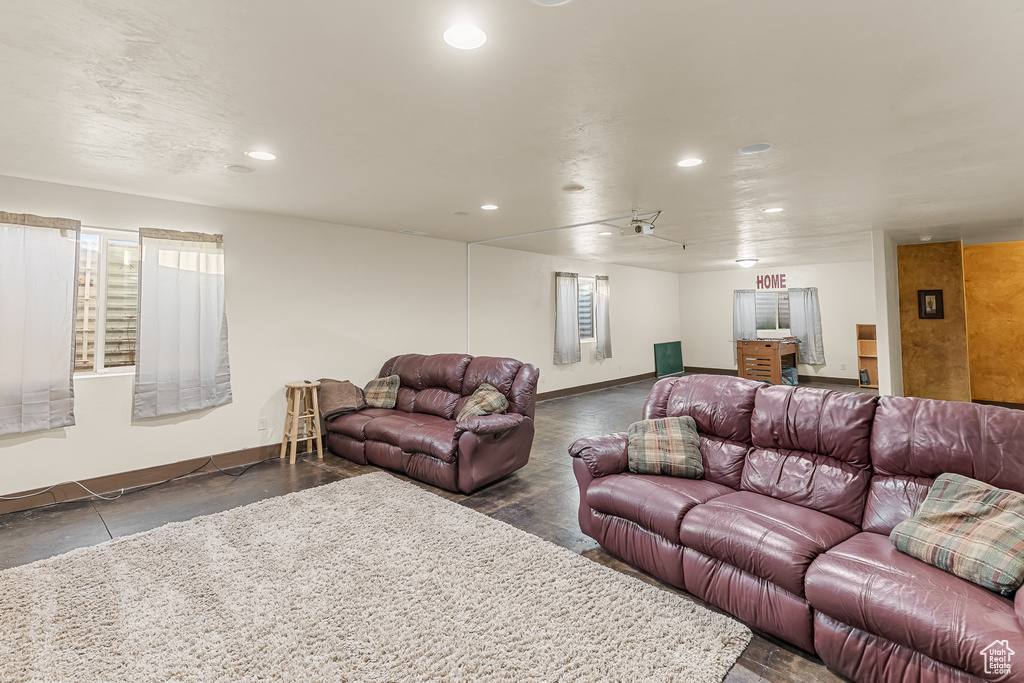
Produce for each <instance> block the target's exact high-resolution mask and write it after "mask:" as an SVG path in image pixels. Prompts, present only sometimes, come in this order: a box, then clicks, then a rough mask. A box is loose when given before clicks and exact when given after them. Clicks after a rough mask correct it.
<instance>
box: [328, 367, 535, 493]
mask: <svg viewBox="0 0 1024 683" xmlns="http://www.w3.org/2000/svg"><path fill="white" fill-rule="evenodd" d="M389 375H398V376H399V378H400V380H401V384H400V386H399V388H398V400H397V402H396V404H395V407H394V409H384V408H366V409H364V410H360V411H359V412H356V413H350V414H348V415H342V416H340V417H337V418H334V419H333V420H330V421H328V422H327V423H326V424H325V425H324V426H325V428H326V434H327V447H328V448H329V449H330V450H331V451H332V452H333V453H335V454H337V455H340V456H341V457H343V458H346V459H348V460H351V461H352V462H357V463H360V464H362V465H366V464H368V463H371V464H374V465H379V466H380V467H387V468H388V469H392V470H397V471H399V472H404V473H405V474H407V475H409V476H410V477H412V478H413V479H417V480H419V481H424V482H427V483H428V484H433V485H434V486H438V487H440V488H443V489H447V490H449V491H461V492H463V493H471V492H473V491H475V490H476V489H478V488H480V487H481V486H484V485H486V484H489V483H491V482H493V481H496V480H497V479H500V478H501V477H504V476H506V475H508V474H511V473H512V472H515V471H516V470H518V469H519V468H521V467H523V466H524V465H526V463H527V461H528V460H529V458H530V447H531V446H532V444H533V433H534V429H533V415H534V409H535V406H536V402H537V379H538V377H539V375H540V373H539V372H538V371H537V368H535V367H534V366H532V365H530V364H528V363H521V362H520V361H517V360H513V359H512V358H490V357H485V356H477V357H475V358H474V357H473V356H469V355H465V354H454V353H449V354H436V355H432V356H424V355H420V354H406V355H402V356H395V357H394V358H391V359H389V360H388V361H387V362H386V363H384V366H383V367H382V368H381V369H380V373H379V374H378V377H387V376H389ZM484 383H487V384H490V385H491V386H493V387H495V388H496V389H497V390H498V391H500V392H501V393H503V394H504V395H505V397H506V398H507V399H508V403H509V408H508V412H507V413H505V414H501V415H483V416H477V417H471V418H468V419H466V420H464V421H463V422H458V423H457V422H456V421H455V417H456V416H457V415H458V414H459V411H461V410H462V407H463V406H464V405H465V404H466V401H467V400H468V399H469V397H470V395H472V393H473V392H474V391H476V389H477V388H478V387H479V386H480V385H481V384H484Z"/></svg>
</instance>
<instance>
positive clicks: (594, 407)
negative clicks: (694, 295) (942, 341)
mask: <svg viewBox="0 0 1024 683" xmlns="http://www.w3.org/2000/svg"><path fill="white" fill-rule="evenodd" d="M654 381H655V380H653V379H652V380H645V381H642V382H636V383H633V384H628V385H624V386H620V387H615V388H612V389H604V390H601V391H594V392H589V393H586V394H579V395H576V396H568V397H563V398H555V399H549V400H546V401H542V402H540V403H538V404H537V413H536V437H535V440H534V445H533V451H532V453H531V457H530V462H529V464H528V465H527V466H526V467H524V468H523V469H521V470H519V471H518V472H516V473H515V474H513V475H511V476H509V477H507V478H506V479H504V480H502V481H499V482H496V483H495V484H492V485H491V486H488V487H486V488H484V489H482V490H480V491H477V492H476V493H474V494H472V495H469V496H466V495H462V494H456V493H450V492H447V491H441V490H439V489H435V488H432V487H430V486H427V485H423V484H420V485H421V486H422V487H423V488H425V489H426V490H429V491H432V492H434V493H436V494H437V495H440V496H443V497H444V498H448V499H449V500H453V501H455V502H457V503H459V504H461V505H465V506H467V507H470V508H473V509H475V510H478V511H479V512H482V513H484V514H486V515H489V516H491V517H493V518H495V519H499V520H502V521H504V522H507V523H509V524H512V525H514V526H516V527H519V528H520V529H524V530H526V531H528V532H530V533H533V534H535V535H537V536H540V537H541V538H544V539H546V540H548V541H551V542H553V543H557V544H558V545H561V546H563V547H566V548H569V549H570V550H572V551H574V552H577V553H580V554H582V555H584V556H585V557H588V558H590V559H591V560H594V561H595V562H600V563H601V564H604V565H607V566H609V567H612V568H614V569H616V570H618V571H621V572H623V573H626V574H630V575H632V576H636V577H638V578H640V579H641V580H643V581H646V582H648V583H652V584H655V585H659V586H662V587H663V588H664V589H665V590H670V591H672V592H674V593H677V594H679V595H682V596H683V597H685V598H686V599H690V600H694V601H695V602H700V601H699V600H696V599H695V598H693V597H692V596H689V595H688V594H686V593H684V592H682V591H679V590H677V589H675V588H672V587H671V586H668V585H666V584H663V583H661V582H660V581H658V580H656V579H653V578H651V577H649V576H647V575H645V574H643V573H642V572H640V571H638V570H636V569H634V568H633V567H631V566H629V565H627V564H625V563H623V562H621V561H619V560H617V559H616V558H614V557H612V556H610V555H609V554H608V553H606V552H604V551H603V550H602V549H601V548H600V547H599V546H598V545H597V544H596V543H595V542H594V541H593V539H591V538H589V537H588V536H585V535H584V534H583V533H582V532H581V531H580V529H579V525H578V522H577V519H576V517H577V510H578V505H579V497H578V489H577V486H576V479H575V477H574V476H573V474H572V464H571V458H570V457H569V455H568V448H569V445H570V444H571V443H572V442H573V441H575V440H576V439H578V438H580V437H583V436H594V435H598V434H605V433H608V432H614V431H625V430H626V428H627V427H628V426H629V425H630V424H631V423H632V422H634V421H636V420H638V419H640V414H641V410H642V408H643V403H644V400H645V399H646V398H647V394H648V393H649V391H650V388H651V386H652V385H653V384H654ZM812 386H815V387H821V388H830V389H838V390H844V391H849V390H853V391H856V390H857V388H856V387H854V386H847V385H837V386H830V385H825V384H819V383H815V384H814V385H812ZM867 391H870V390H867ZM183 457H188V454H183ZM376 470H377V468H375V467H372V466H363V465H356V464H354V463H351V462H349V461H347V460H344V459H342V458H338V457H336V456H334V455H332V454H327V455H325V457H324V460H323V461H319V460H317V459H316V458H315V457H310V456H308V455H307V456H302V457H300V459H299V460H298V462H296V463H295V465H288V464H287V462H286V461H280V460H277V459H273V460H268V461H265V462H263V463H260V464H258V465H256V466H255V467H253V468H252V469H251V470H249V471H248V472H246V473H245V474H244V475H242V476H240V477H228V476H225V475H223V474H220V473H219V472H213V473H204V474H197V475H192V476H189V477H185V478H182V479H178V480H175V481H172V482H169V483H167V484H163V485H160V486H156V487H154V488H150V489H147V490H142V491H137V492H129V493H126V494H125V495H124V496H122V497H120V498H118V499H117V500H112V501H105V500H91V501H76V502H69V503H62V504H59V505H54V506H51V507H46V508H38V509H35V510H28V511H24V512H15V513H9V514H6V515H2V516H0V568H6V567H13V566H17V565H22V564H27V563H29V562H33V561H35V560H39V559H42V558H46V557H51V556H53V555H58V554H60V553H64V552H67V551H68V550H71V549H74V548H79V547H83V546H90V545H96V544H98V543H102V542H103V541H106V540H108V539H110V538H112V537H114V536H124V535H128V534H134V533H138V532H141V531H146V530H148V529H153V528H155V527H158V526H161V525H163V524H166V523H168V522H175V521H182V520H186V519H191V518H192V517H196V516H199V515H206V514H211V513H214V512H220V511H222V510H227V509H230V508H233V507H237V506H239V505H246V504H248V503H252V502H255V501H257V500H262V499H264V498H269V497H272V496H278V495H282V494H284V493H289V492H291V491H298V490H302V489H306V488H311V487H314V486H320V485H323V484H327V483H330V482H332V481H337V480H339V479H344V478H347V477H352V476H356V475H359V474H363V473H365V472H372V471H376ZM233 471H235V472H237V471H238V469H235V470H233ZM403 478H404V477H403ZM726 680H727V681H730V682H741V681H743V682H746V681H801V682H803V683H810V682H814V681H818V682H826V681H829V682H834V681H842V680H845V679H842V678H841V677H839V676H837V675H835V674H833V673H832V672H830V671H828V669H826V668H825V666H823V665H822V663H821V661H820V660H818V659H817V658H816V657H814V656H813V655H810V654H808V653H805V652H802V651H799V650H797V649H796V648H793V647H792V646H790V645H788V644H785V643H782V642H780V641H778V640H775V639H773V638H770V637H761V636H759V635H755V636H754V638H753V640H752V641H751V642H750V645H749V646H748V647H747V649H746V651H745V652H744V653H743V656H742V657H741V658H740V660H739V661H738V662H737V663H736V665H735V666H734V667H733V669H732V671H731V672H730V673H729V676H728V678H727V679H726Z"/></svg>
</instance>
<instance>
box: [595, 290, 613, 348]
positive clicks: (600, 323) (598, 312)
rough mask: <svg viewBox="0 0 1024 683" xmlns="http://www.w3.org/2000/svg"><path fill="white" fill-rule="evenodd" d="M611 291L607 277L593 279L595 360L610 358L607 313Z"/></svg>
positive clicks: (610, 336)
mask: <svg viewBox="0 0 1024 683" xmlns="http://www.w3.org/2000/svg"><path fill="white" fill-rule="evenodd" d="M610 294H611V289H610V287H609V284H608V276H607V275H598V276H597V277H595V278H594V340H595V341H596V342H597V359H598V360H601V359H604V358H611V357H612V321H611V318H610V317H609V313H608V299H609V295H610Z"/></svg>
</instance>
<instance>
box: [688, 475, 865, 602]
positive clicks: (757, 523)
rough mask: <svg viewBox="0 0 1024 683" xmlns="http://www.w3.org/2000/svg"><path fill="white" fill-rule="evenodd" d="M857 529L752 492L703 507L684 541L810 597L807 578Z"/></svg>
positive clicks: (693, 516) (692, 512)
mask: <svg viewBox="0 0 1024 683" xmlns="http://www.w3.org/2000/svg"><path fill="white" fill-rule="evenodd" d="M857 531H858V529H857V527H855V526H853V525H852V524H849V523H847V522H844V521H842V520H839V519H836V518H835V517H831V516H829V515H827V514H825V513H823V512H818V511H817V510H811V509H808V508H805V507H801V506H799V505H793V504H792V503H787V502H785V501H782V500H777V499H775V498H771V497H769V496H763V495H760V494H757V493H752V492H750V491H739V492H736V493H730V494H728V495H725V496H721V497H719V498H715V499H714V500H711V501H710V502H708V503H705V504H704V505H698V506H697V507H695V508H693V509H692V510H690V511H689V512H688V513H687V514H686V516H685V517H684V518H683V523H682V525H681V526H680V529H679V540H680V542H682V544H683V545H685V546H686V547H688V548H693V549H694V550H696V551H697V552H699V553H701V554H703V555H706V556H708V557H710V558H713V559H716V560H720V561H722V562H725V563H727V564H730V565H732V566H734V567H737V568H739V569H742V570H743V571H745V572H747V573H750V574H753V575H754V576H758V577H760V578H762V579H766V580H768V581H771V582H772V583H774V584H775V585H776V586H779V587H780V588H783V589H785V590H787V591H789V592H790V593H793V594H794V595H798V596H803V594H804V574H805V573H806V572H807V568H808V567H809V566H810V564H811V562H813V561H814V558H816V557H817V556H818V555H820V554H821V553H823V552H825V551H826V550H828V549H829V548H831V547H833V546H836V545H838V544H839V543H842V542H843V541H845V540H846V539H848V538H850V537H851V536H853V535H854V534H855V533H857Z"/></svg>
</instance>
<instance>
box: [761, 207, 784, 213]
mask: <svg viewBox="0 0 1024 683" xmlns="http://www.w3.org/2000/svg"><path fill="white" fill-rule="evenodd" d="M764 212H765V213H782V207H781V206H773V207H772V208H770V209H765V210H764Z"/></svg>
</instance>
